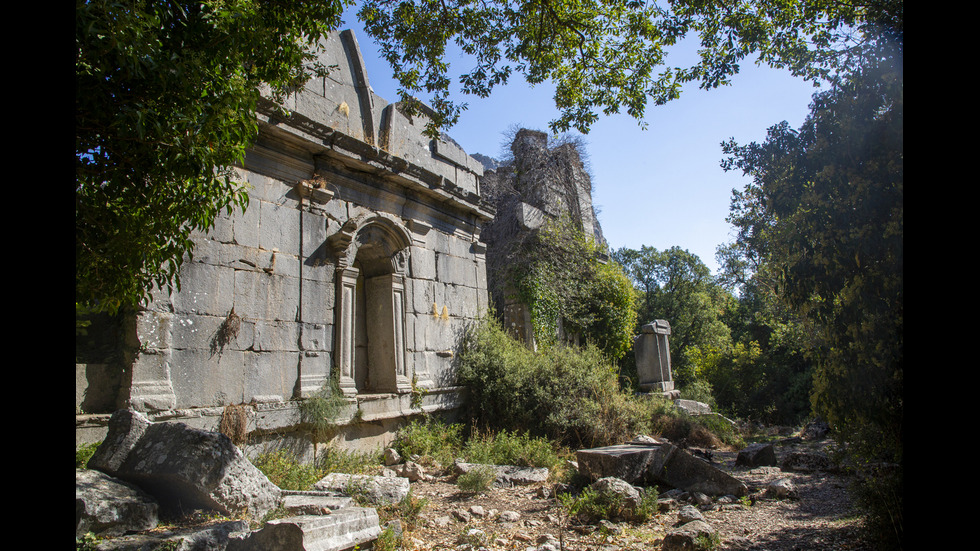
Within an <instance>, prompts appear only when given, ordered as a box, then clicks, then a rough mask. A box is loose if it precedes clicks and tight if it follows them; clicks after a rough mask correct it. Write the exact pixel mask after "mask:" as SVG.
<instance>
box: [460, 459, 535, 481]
mask: <svg viewBox="0 0 980 551" xmlns="http://www.w3.org/2000/svg"><path fill="white" fill-rule="evenodd" d="M486 467H490V468H491V469H493V470H494V472H495V473H496V475H497V476H496V478H495V479H494V485H495V486H498V487H509V486H527V485H530V484H537V483H538V482H547V481H548V475H549V472H550V471H548V469H547V468H546V467H519V466H516V465H483V464H480V463H463V462H462V461H457V462H455V463H453V469H454V470H455V471H456V474H457V475H461V474H466V473H468V472H470V471H472V470H474V469H479V468H486Z"/></svg>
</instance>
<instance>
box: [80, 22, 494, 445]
mask: <svg viewBox="0 0 980 551" xmlns="http://www.w3.org/2000/svg"><path fill="white" fill-rule="evenodd" d="M325 46H326V51H325V53H324V54H323V55H324V59H323V60H324V61H325V62H326V64H327V65H332V64H336V65H337V68H335V69H334V70H333V71H332V72H331V73H330V74H329V76H327V77H325V78H317V79H314V80H311V81H310V82H308V83H307V84H306V85H305V86H304V87H303V88H302V89H301V90H299V91H297V92H296V93H295V94H293V95H292V96H290V97H289V98H288V100H287V103H286V105H285V107H286V109H287V110H288V114H283V113H282V112H281V111H280V110H277V109H276V107H275V105H274V104H272V102H266V103H265V104H264V105H263V106H262V108H261V112H260V113H259V122H260V134H259V138H258V141H257V143H256V144H255V145H254V147H252V148H251V150H250V151H249V152H248V155H247V158H246V161H245V163H244V166H243V167H240V169H239V172H240V176H241V178H242V179H243V180H244V181H246V182H247V183H248V184H249V186H250V197H249V205H248V209H247V210H246V211H245V213H244V214H242V213H236V214H234V215H231V216H226V217H223V218H221V219H220V220H219V221H218V223H217V224H216V226H215V227H214V228H213V230H212V231H210V232H209V233H208V234H207V235H197V236H195V238H194V240H195V248H194V253H193V258H192V259H191V260H190V261H188V262H185V264H184V266H183V268H182V272H181V288H180V291H179V292H175V293H174V294H172V295H166V294H164V293H157V294H155V295H154V300H153V301H152V303H151V304H150V305H149V307H147V308H146V309H144V310H141V311H140V312H138V313H137V314H136V315H134V316H131V317H130V318H129V319H127V320H126V321H125V322H123V323H122V324H121V325H120V326H119V327H118V330H119V331H121V332H122V334H123V335H124V336H125V339H124V342H125V345H124V346H123V347H121V348H120V347H116V348H115V349H114V350H112V351H111V352H108V353H105V354H103V355H102V356H101V357H99V358H94V359H93V358H89V359H88V360H86V361H85V362H84V363H79V364H76V427H77V430H76V443H78V442H86V441H96V440H99V439H100V438H101V435H102V434H103V433H104V431H105V422H106V419H107V418H108V415H107V414H108V413H110V412H111V411H113V410H115V409H117V408H121V407H127V406H129V407H133V408H135V409H137V410H140V411H142V412H145V413H146V414H147V415H148V416H150V417H151V418H152V419H157V420H159V419H176V420H182V421H185V422H188V423H189V424H191V425H194V426H199V427H201V428H208V429H216V428H217V427H218V426H219V424H220V421H221V419H222V416H227V415H229V411H231V408H234V412H235V415H236V416H238V417H240V418H241V419H243V422H244V423H245V425H246V426H247V431H248V432H249V433H250V434H251V435H252V437H253V438H252V440H253V441H261V440H262V436H263V435H275V437H276V438H277V439H280V440H281V439H284V438H285V439H290V438H291V439H293V440H295V441H297V442H308V434H307V433H306V431H305V429H304V427H303V425H302V423H300V412H299V408H298V404H299V400H300V399H303V398H308V397H310V396H312V395H314V394H315V393H317V392H318V391H319V390H320V389H321V388H323V387H324V386H325V385H326V384H327V383H328V381H329V379H330V377H331V376H334V375H335V376H336V377H337V382H338V383H339V387H340V390H341V392H342V393H343V395H344V396H345V397H346V398H347V399H348V402H349V404H350V407H349V408H348V409H349V411H347V413H346V414H345V415H346V419H347V420H348V421H349V420H353V421H354V422H351V423H349V424H348V425H347V429H346V430H345V431H341V433H340V435H339V438H341V439H346V440H350V441H355V440H356V441H358V442H360V443H361V444H363V445H366V446H373V445H375V444H377V441H378V440H379V439H382V438H385V437H386V435H390V433H391V431H392V429H393V428H394V427H395V426H396V425H397V424H398V423H399V422H400V421H403V420H404V418H405V416H407V415H411V414H415V413H419V412H420V411H423V410H424V411H429V412H433V411H442V410H447V409H452V408H454V407H456V406H457V405H458V404H459V400H460V395H459V389H458V388H456V387H454V386H453V379H454V377H453V374H452V363H451V361H452V357H453V354H454V347H455V345H456V343H457V338H458V336H459V335H460V333H461V332H462V330H463V328H464V327H465V326H466V325H467V323H468V322H470V321H472V320H474V319H476V318H477V317H478V316H480V315H481V313H482V312H484V311H485V310H486V307H487V301H488V294H487V281H486V267H485V262H486V259H485V252H486V247H485V245H484V243H483V242H481V238H480V234H481V229H482V227H483V226H484V224H485V223H486V222H487V221H488V220H490V219H491V218H492V216H493V211H492V208H490V207H488V206H487V204H486V203H485V202H484V201H482V199H481V179H482V177H483V167H482V165H481V164H480V163H478V162H477V161H475V160H474V159H473V158H471V157H470V156H469V155H467V154H466V153H465V152H464V151H463V150H462V149H461V148H460V147H459V146H458V145H457V144H456V143H454V142H453V141H452V140H450V139H448V138H444V139H442V140H431V139H429V138H427V137H425V135H424V134H423V128H424V126H425V124H426V122H427V121H428V119H427V117H426V116H425V115H420V116H415V117H410V116H407V115H406V114H405V112H404V111H403V109H402V108H401V106H400V105H399V104H398V103H388V102H387V101H385V100H384V99H382V98H381V97H379V96H377V95H376V94H375V93H374V92H373V91H372V89H371V87H370V85H369V82H368V75H367V74H366V72H365V67H364V63H363V60H362V59H361V54H360V51H359V49H358V46H357V42H356V40H355V37H354V35H353V34H352V33H350V32H349V31H345V32H343V33H338V34H334V35H331V36H330V38H329V39H328V40H327V41H326V42H325Z"/></svg>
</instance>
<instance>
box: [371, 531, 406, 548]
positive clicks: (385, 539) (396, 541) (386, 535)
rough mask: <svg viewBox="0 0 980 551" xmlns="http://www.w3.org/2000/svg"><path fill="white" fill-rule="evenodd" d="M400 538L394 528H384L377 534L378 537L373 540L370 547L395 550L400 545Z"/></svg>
mask: <svg viewBox="0 0 980 551" xmlns="http://www.w3.org/2000/svg"><path fill="white" fill-rule="evenodd" d="M401 539H402V538H401V537H399V536H398V535H396V534H395V531H394V530H392V529H391V528H385V529H384V530H382V531H381V533H380V534H378V539H376V540H375V541H374V544H373V547H372V549H373V550H374V551H397V549H398V548H399V547H401Z"/></svg>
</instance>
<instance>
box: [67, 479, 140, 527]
mask: <svg viewBox="0 0 980 551" xmlns="http://www.w3.org/2000/svg"><path fill="white" fill-rule="evenodd" d="M158 522H159V506H158V505H157V502H156V500H154V499H153V498H152V497H150V495H149V494H147V493H146V492H144V491H143V490H141V489H139V488H138V487H136V486H134V485H132V484H129V483H127V482H124V481H122V480H118V479H116V478H113V477H111V476H109V475H107V474H105V473H101V472H99V471H93V470H90V469H75V537H76V538H79V537H82V536H84V535H85V534H86V533H87V532H92V533H93V534H95V535H97V536H115V535H121V534H125V533H126V532H139V531H141V530H149V529H151V528H156V526H157V523H158Z"/></svg>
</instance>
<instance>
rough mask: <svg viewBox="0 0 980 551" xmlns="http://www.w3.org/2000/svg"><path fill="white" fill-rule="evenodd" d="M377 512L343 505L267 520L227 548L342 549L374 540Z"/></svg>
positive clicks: (262, 550) (257, 550) (247, 550)
mask: <svg viewBox="0 0 980 551" xmlns="http://www.w3.org/2000/svg"><path fill="white" fill-rule="evenodd" d="M380 533H381V525H380V523H379V520H378V512H377V511H375V510H374V509H372V508H369V507H347V508H344V509H338V510H336V511H334V512H333V513H331V514H329V515H326V516H323V515H299V516H295V517H288V518H282V519H276V520H270V521H269V522H267V523H266V524H265V526H264V527H262V529H261V530H256V531H254V532H252V533H250V534H248V535H247V536H244V537H241V538H239V539H237V540H233V541H231V542H229V544H228V548H227V551H344V550H347V549H353V548H354V547H356V546H362V547H366V546H368V544H370V543H371V542H373V541H375V540H376V539H378V535H379V534H380Z"/></svg>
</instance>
